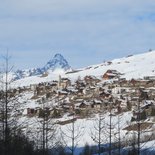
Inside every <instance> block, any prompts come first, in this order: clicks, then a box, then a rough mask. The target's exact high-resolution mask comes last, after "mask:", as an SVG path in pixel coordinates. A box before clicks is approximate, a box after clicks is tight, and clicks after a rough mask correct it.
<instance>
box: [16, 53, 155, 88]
mask: <svg viewBox="0 0 155 155" xmlns="http://www.w3.org/2000/svg"><path fill="white" fill-rule="evenodd" d="M46 67H47V68H48V65H47V66H46ZM108 69H115V70H117V71H119V72H121V73H122V74H123V75H122V77H123V78H127V79H132V78H135V79H137V78H143V77H145V76H154V75H155V51H151V52H146V53H143V54H137V55H133V56H131V55H130V56H127V57H123V58H120V59H114V60H112V61H109V62H104V63H101V64H97V65H92V66H88V67H86V68H81V69H79V71H77V72H75V73H71V72H70V73H67V74H65V73H64V72H52V71H51V72H49V74H48V76H47V77H41V76H31V77H27V78H23V79H20V80H17V81H15V82H14V84H13V85H16V86H17V85H18V86H26V85H30V84H36V83H39V82H46V81H51V80H57V79H58V76H59V75H60V74H61V75H62V76H64V77H68V78H70V79H71V80H76V79H77V78H78V77H79V76H80V77H81V78H83V77H84V76H86V75H95V76H97V77H101V76H102V75H103V74H104V73H105V72H106V71H107V70H108Z"/></svg>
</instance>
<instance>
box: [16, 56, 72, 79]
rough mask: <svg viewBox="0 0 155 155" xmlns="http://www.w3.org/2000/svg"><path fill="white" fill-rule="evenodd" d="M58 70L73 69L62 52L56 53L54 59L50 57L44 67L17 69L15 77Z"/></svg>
mask: <svg viewBox="0 0 155 155" xmlns="http://www.w3.org/2000/svg"><path fill="white" fill-rule="evenodd" d="M58 70H59V71H62V72H64V71H69V70H71V66H70V65H69V64H68V62H67V60H66V59H65V58H64V57H63V56H62V55H61V54H56V55H55V56H54V57H53V58H52V59H50V60H49V61H48V62H47V64H46V65H45V66H44V67H41V68H32V69H26V70H17V71H16V72H15V73H14V79H15V80H18V79H22V78H25V77H30V76H35V75H42V74H44V73H47V72H54V71H58Z"/></svg>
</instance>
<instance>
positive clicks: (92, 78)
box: [84, 76, 101, 85]
mask: <svg viewBox="0 0 155 155" xmlns="http://www.w3.org/2000/svg"><path fill="white" fill-rule="evenodd" d="M84 81H85V83H86V84H87V85H96V84H97V83H99V82H100V81H101V80H99V79H98V78H96V77H95V76H85V77H84Z"/></svg>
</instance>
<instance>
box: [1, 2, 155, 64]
mask: <svg viewBox="0 0 155 155" xmlns="http://www.w3.org/2000/svg"><path fill="white" fill-rule="evenodd" d="M0 2H1V5H0V10H1V12H0V48H5V47H8V48H9V49H10V51H18V52H19V51H21V52H22V55H24V56H25V58H23V59H24V60H25V62H28V60H27V59H26V57H28V55H30V56H31V57H33V58H35V56H36V55H35V54H31V53H32V52H34V51H35V52H36V51H38V53H39V54H38V55H39V56H40V57H41V56H44V55H45V52H43V51H46V52H47V51H49V53H50V51H52V52H51V55H52V53H55V51H58V52H61V51H62V53H64V54H65V55H66V56H67V57H68V58H69V59H70V60H71V65H73V66H80V65H87V64H92V63H97V62H99V61H102V60H104V59H110V58H114V57H117V56H123V55H126V54H127V53H129V52H132V53H133V52H143V51H144V50H147V49H149V48H155V44H154V42H153V40H155V35H154V34H155V29H154V25H155V23H154V22H155V21H154V20H153V19H155V11H154V7H155V2H153V1H152V0H147V1H146V0H115V1H114V0H108V1H103V0H78V1H73V0H44V1H43V0H22V1H21V0H0ZM28 51H31V52H28ZM35 52H34V53H35ZM107 52H108V54H107ZM116 52H117V53H116ZM118 52H119V53H118ZM1 53H2V52H1V51H0V54H1ZM14 53H16V52H14ZM49 53H48V52H47V54H49ZM73 53H74V54H73ZM90 53H91V54H90ZM95 55H96V58H94V57H95ZM15 56H17V54H15ZM39 56H38V58H39ZM20 58H22V56H21V57H20ZM86 58H87V60H85V59H86ZM78 59H80V60H83V62H81V63H80V65H79V64H78V61H79V60H78ZM37 60H38V59H37ZM37 60H35V61H33V62H30V64H29V66H33V65H34V64H33V63H38V61H37ZM84 60H85V61H84ZM93 60H94V61H93ZM17 62H18V61H17ZM17 65H18V66H19V65H20V62H19V63H17ZM35 66H36V65H35Z"/></svg>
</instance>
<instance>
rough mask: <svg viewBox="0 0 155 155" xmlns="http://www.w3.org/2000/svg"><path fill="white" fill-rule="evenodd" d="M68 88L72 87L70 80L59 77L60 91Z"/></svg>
mask: <svg viewBox="0 0 155 155" xmlns="http://www.w3.org/2000/svg"><path fill="white" fill-rule="evenodd" d="M68 86H71V81H70V80H69V79H68V78H61V76H59V81H58V89H65V88H67V87H68Z"/></svg>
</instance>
